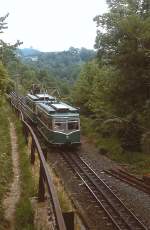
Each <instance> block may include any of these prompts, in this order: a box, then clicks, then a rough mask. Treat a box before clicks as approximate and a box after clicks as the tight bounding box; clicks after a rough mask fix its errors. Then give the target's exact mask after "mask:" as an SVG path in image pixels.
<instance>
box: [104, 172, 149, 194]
mask: <svg viewBox="0 0 150 230" xmlns="http://www.w3.org/2000/svg"><path fill="white" fill-rule="evenodd" d="M104 172H106V173H107V174H109V175H111V176H113V177H115V178H117V179H119V180H121V181H123V182H124V183H126V184H129V185H131V186H133V187H135V188H136V189H138V190H141V191H143V192H145V193H147V194H149V195H150V186H149V185H147V184H145V183H144V182H143V181H142V180H140V179H139V178H137V177H135V176H133V175H131V174H129V173H127V172H125V171H123V170H115V169H111V170H104Z"/></svg>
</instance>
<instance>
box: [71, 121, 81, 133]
mask: <svg viewBox="0 0 150 230" xmlns="http://www.w3.org/2000/svg"><path fill="white" fill-rule="evenodd" d="M78 129H79V122H78V121H68V130H69V131H70V130H78Z"/></svg>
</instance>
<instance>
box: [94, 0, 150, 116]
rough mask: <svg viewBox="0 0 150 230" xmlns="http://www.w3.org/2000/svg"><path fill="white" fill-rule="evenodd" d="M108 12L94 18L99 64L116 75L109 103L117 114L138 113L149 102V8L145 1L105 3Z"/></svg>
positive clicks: (114, 0) (128, 0)
mask: <svg viewBox="0 0 150 230" xmlns="http://www.w3.org/2000/svg"><path fill="white" fill-rule="evenodd" d="M107 3H108V7H109V12H108V13H105V14H103V15H100V16H96V17H95V19H94V20H95V21H96V23H97V27H98V30H97V36H96V41H95V48H96V49H97V50H98V59H99V61H100V63H105V64H107V65H112V66H114V67H115V68H116V69H117V71H119V77H118V75H117V77H116V84H115V86H114V89H113V90H112V103H114V106H115V107H116V111H117V112H118V113H119V114H122V115H124V114H128V113H130V112H132V111H133V110H138V111H141V110H142V107H143V105H144V104H145V102H146V100H148V99H149V98H150V4H149V1H147V0H107Z"/></svg>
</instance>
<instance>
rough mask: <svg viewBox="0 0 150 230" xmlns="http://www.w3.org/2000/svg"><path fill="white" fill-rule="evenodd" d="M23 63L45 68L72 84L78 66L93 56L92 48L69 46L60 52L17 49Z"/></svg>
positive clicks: (77, 72)
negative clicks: (66, 49)
mask: <svg viewBox="0 0 150 230" xmlns="http://www.w3.org/2000/svg"><path fill="white" fill-rule="evenodd" d="M18 52H19V54H20V59H21V60H22V61H23V63H25V64H28V65H29V66H31V67H34V68H35V69H37V70H38V71H39V70H40V71H43V70H46V71H48V72H49V73H51V75H52V76H54V77H55V78H56V79H57V80H59V81H61V80H65V81H67V83H68V84H73V83H74V82H75V80H76V79H77V78H78V75H79V72H80V66H81V65H82V64H83V63H85V62H86V61H88V60H91V59H93V58H94V57H95V52H94V51H93V50H88V49H85V48H81V49H77V48H74V47H70V48H69V50H68V51H62V52H40V51H36V50H33V49H30V50H29V49H27V50H21V51H20V50H19V51H18Z"/></svg>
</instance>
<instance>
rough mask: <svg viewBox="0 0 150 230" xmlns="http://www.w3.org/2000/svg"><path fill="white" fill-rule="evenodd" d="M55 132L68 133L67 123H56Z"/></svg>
mask: <svg viewBox="0 0 150 230" xmlns="http://www.w3.org/2000/svg"><path fill="white" fill-rule="evenodd" d="M54 131H66V122H56V121H55V123H54Z"/></svg>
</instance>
